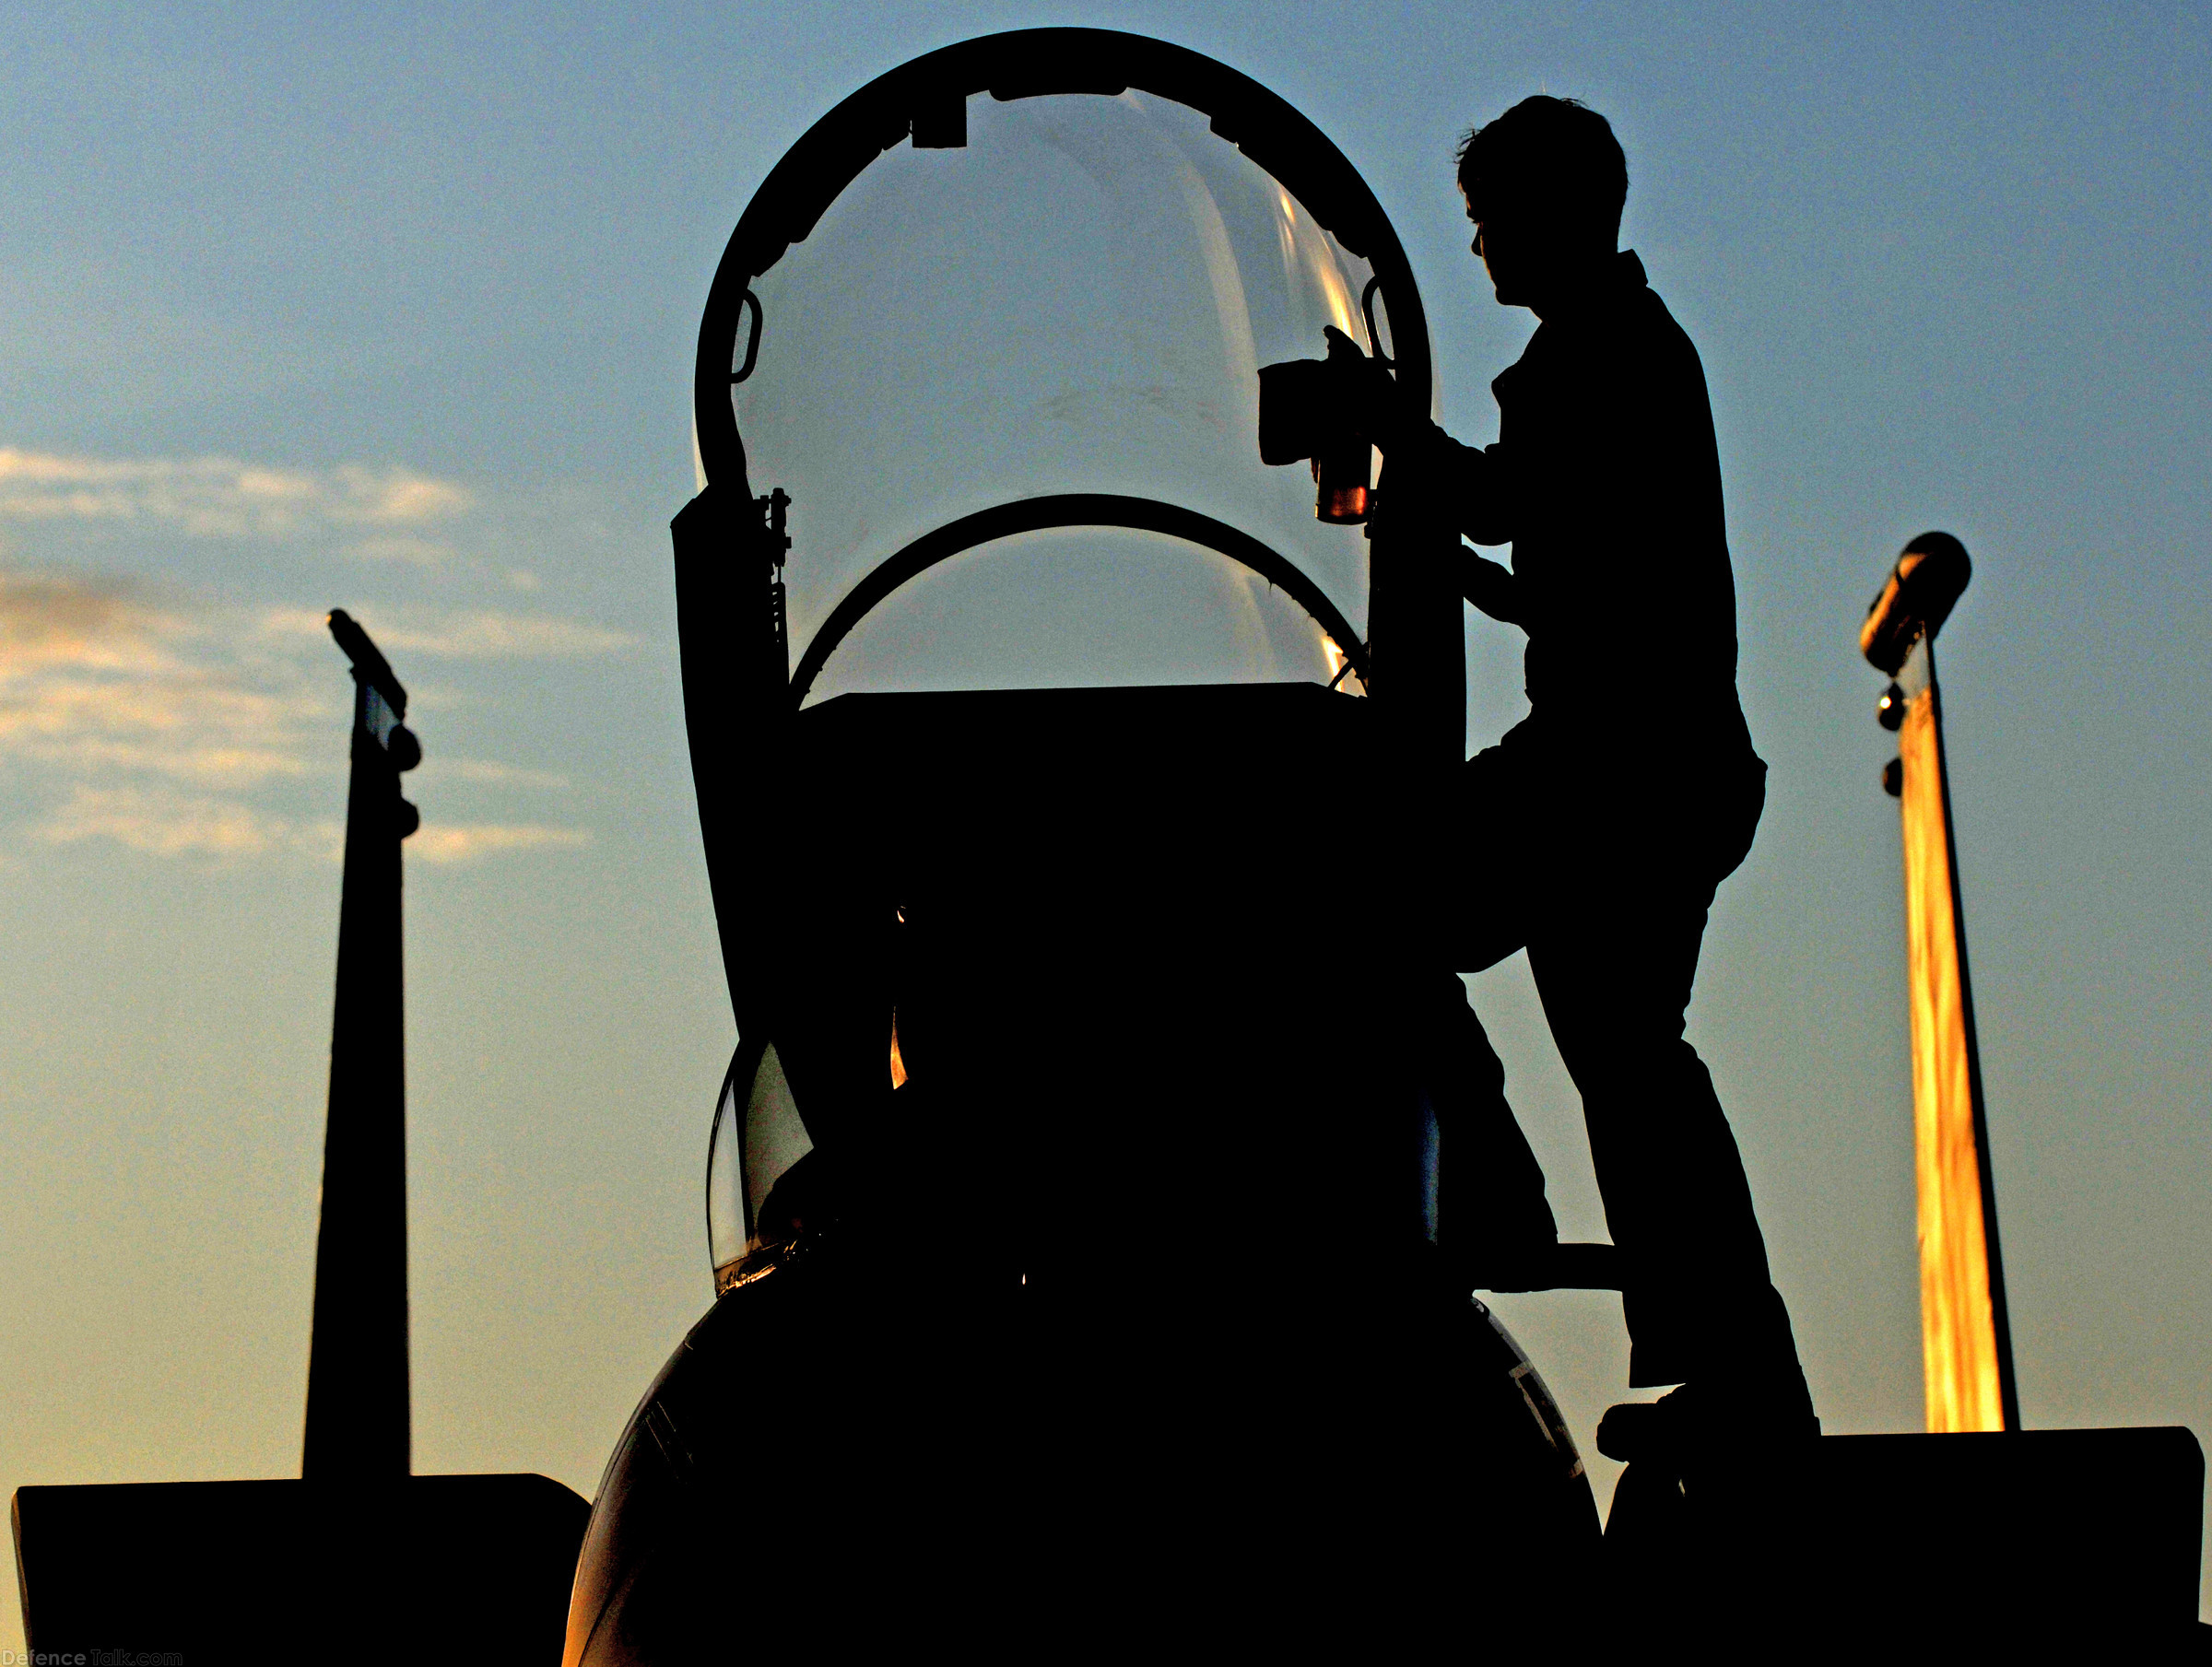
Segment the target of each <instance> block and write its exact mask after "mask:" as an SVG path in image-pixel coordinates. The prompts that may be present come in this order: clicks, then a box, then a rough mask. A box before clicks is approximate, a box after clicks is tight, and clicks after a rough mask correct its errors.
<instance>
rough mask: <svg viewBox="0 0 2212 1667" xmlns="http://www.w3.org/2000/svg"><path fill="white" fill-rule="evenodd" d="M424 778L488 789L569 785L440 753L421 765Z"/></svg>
mask: <svg viewBox="0 0 2212 1667" xmlns="http://www.w3.org/2000/svg"><path fill="white" fill-rule="evenodd" d="M423 775H424V776H426V777H428V778H429V779H430V780H433V781H443V780H444V779H445V778H446V777H448V776H451V777H453V780H455V781H476V782H479V783H482V784H483V785H485V786H488V787H530V788H550V789H559V790H565V789H566V788H567V787H568V785H569V779H568V777H566V776H563V775H557V774H555V773H554V772H553V771H552V770H549V769H523V768H522V767H521V766H520V765H517V764H501V763H500V762H498V761H497V760H496V759H491V758H449V757H445V756H444V755H443V754H441V753H432V754H431V755H430V757H429V759H428V760H427V761H426V762H425V763H424V765H423ZM411 779H413V778H411Z"/></svg>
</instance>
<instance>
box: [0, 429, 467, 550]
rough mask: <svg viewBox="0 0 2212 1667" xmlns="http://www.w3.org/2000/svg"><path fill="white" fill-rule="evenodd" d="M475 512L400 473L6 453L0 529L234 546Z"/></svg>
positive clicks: (0, 455)
mask: <svg viewBox="0 0 2212 1667" xmlns="http://www.w3.org/2000/svg"><path fill="white" fill-rule="evenodd" d="M474 502H475V499H474V498H473V497H472V496H471V495H470V493H469V492H468V490H467V489H466V488H465V487H461V486H458V485H456V484H454V483H453V482H452V481H447V480H440V479H437V478H435V477H434V476H431V475H422V474H418V473H417V472H416V471H414V470H412V469H406V468H400V467H389V468H383V469H371V468H364V467H361V466H359V465H358V464H346V465H344V466H342V467H339V468H335V469H320V470H317V469H284V468H273V467H269V466H266V465H263V464H246V463H241V462H240V461H238V460H237V459H236V458H230V457H193V458H168V457H150V458H100V457H79V456H71V455H67V454H65V453H61V452H30V451H25V450H24V449H22V448H21V447H18V446H0V520H7V519H13V520H18V521H43V522H56V521H76V522H122V523H135V522H147V521H152V522H164V523H167V524H171V525H173V526H176V527H180V528H182V530H183V531H184V532H186V533H190V534H198V535H201V536H206V537H229V538H237V537H243V536H247V535H250V534H259V535H264V536H283V535H286V534H298V533H301V532H306V531H312V530H314V529H318V528H329V527H363V528H374V529H383V530H391V529H407V528H415V527H420V526H424V525H427V524H429V523H430V522H438V521H441V520H444V519H446V518H447V517H449V516H453V515H456V514H459V513H460V512H461V511H465V510H466V509H468V508H469V507H470V506H471V505H472V504H473V503H474ZM371 542H373V541H371ZM364 553H367V554H374V553H376V552H374V551H372V550H365V551H364Z"/></svg>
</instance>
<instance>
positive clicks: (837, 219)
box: [702, 89, 1425, 700]
mask: <svg viewBox="0 0 2212 1667" xmlns="http://www.w3.org/2000/svg"><path fill="white" fill-rule="evenodd" d="M965 139H966V142H965V144H963V145H960V146H958V147H921V146H917V145H915V144H913V143H911V142H910V143H905V144H899V145H895V146H893V147H891V148H890V149H888V150H887V151H885V152H884V153H883V154H882V155H881V156H880V157H878V158H877V159H876V160H875V162H874V163H873V164H872V165H870V166H869V167H868V168H866V169H865V170H864V171H863V172H862V173H861V174H860V176H859V177H858V178H857V179H856V180H855V181H854V182H853V183H852V184H851V185H850V186H848V187H847V188H846V189H845V190H844V192H843V193H842V194H840V195H839V196H838V197H837V198H836V199H835V200H834V201H833V202H832V203H831V204H830V206H829V208H828V210H827V211H826V212H825V213H824V214H823V215H822V217H821V218H820V219H819V220H818V222H817V223H816V224H815V225H814V227H813V229H811V230H810V231H809V232H808V233H807V235H806V237H805V238H804V239H803V240H802V241H797V242H794V243H793V244H792V245H791V246H790V247H789V248H788V249H787V250H786V251H785V252H783V253H782V257H781V258H780V259H778V260H776V261H775V262H774V264H772V265H771V266H770V268H769V270H768V271H767V272H766V273H764V274H762V275H761V276H758V277H756V278H755V279H753V281H752V283H751V285H750V286H749V288H750V291H751V294H752V297H753V299H752V300H751V301H750V302H748V303H746V304H745V311H744V316H743V317H742V318H741V319H740V320H739V321H738V328H737V330H736V332H735V341H734V343H733V344H732V349H731V358H732V363H731V366H730V370H731V372H732V374H733V376H735V375H737V374H738V373H739V372H744V376H743V380H742V381H735V382H733V384H732V386H731V388H730V402H731V409H732V414H733V416H734V418H735V427H736V430H737V433H738V434H739V435H740V436H742V440H743V446H744V452H745V462H746V471H747V475H748V476H749V480H750V483H751V486H752V488H753V490H754V491H756V492H765V491H768V490H769V489H771V487H773V488H780V489H782V490H783V491H784V492H786V493H788V494H789V495H790V499H791V508H790V511H789V528H790V534H791V538H792V551H791V555H790V558H789V564H788V567H787V569H786V571H785V579H786V583H787V586H788V600H787V606H788V610H789V612H788V619H789V637H790V642H791V652H792V656H793V658H794V661H796V660H799V659H800V658H801V657H802V656H803V654H804V651H805V649H806V645H807V643H808V642H809V641H810V640H812V639H813V638H814V637H815V635H816V634H817V632H818V631H819V630H820V629H821V628H822V626H823V624H824V622H825V621H826V620H827V619H828V618H829V617H830V613H831V610H832V609H833V608H834V607H835V606H836V605H837V604H838V603H839V601H840V600H841V599H842V598H844V597H845V596H847V595H848V594H849V593H852V591H853V588H854V587H855V586H856V585H858V584H859V583H860V582H861V581H862V580H863V579H864V577H865V575H867V574H868V573H869V572H870V571H871V570H872V569H876V568H877V567H878V566H879V565H880V564H882V563H883V562H885V561H886V560H888V559H889V558H892V557H893V556H895V555H896V554H897V553H898V552H899V551H900V549H901V548H903V547H905V546H908V545H909V544H910V543H911V542H912V541H913V540H915V539H917V538H919V537H921V536H923V535H924V534H929V533H932V532H933V531H935V530H936V529H938V528H941V527H943V526H945V525H946V524H947V522H953V521H955V520H957V519H958V518H959V517H962V516H965V515H970V514H972V513H974V512H976V511H982V510H986V509H989V508H991V507H993V506H994V505H999V504H1004V503H1006V502H1008V501H1010V500H1015V499H1037V498H1041V497H1043V496H1046V495H1050V494H1058V493H1115V494H1124V495H1129V496H1134V497H1137V498H1143V499H1156V500H1162V501H1165V502H1167V503H1169V504H1172V505H1176V506H1180V507H1182V508H1183V509H1187V510H1192V511H1199V512H1200V513H1202V514H1205V515H1207V516H1210V517H1212V518H1214V519H1215V520H1217V521H1218V522H1223V523H1226V524H1227V525H1228V526H1230V527H1232V528H1235V529H1237V530H1238V531H1240V532H1241V533H1244V534H1249V535H1251V536H1253V537H1255V538H1257V539H1258V540H1259V541H1260V542H1261V543H1262V544H1264V545H1265V546H1269V547H1270V548H1272V549H1274V550H1276V551H1277V552H1279V553H1280V554H1281V555H1282V556H1283V557H1285V558H1288V561H1289V562H1290V563H1291V564H1292V565H1293V566H1295V567H1296V568H1297V569H1299V570H1300V572H1302V573H1303V574H1305V575H1306V576H1308V577H1309V578H1310V579H1311V580H1312V581H1313V582H1314V584H1315V585H1316V586H1317V587H1318V589H1319V590H1320V592H1321V593H1323V594H1324V595H1325V596H1326V597H1327V598H1328V599H1329V600H1330V601H1331V602H1332V603H1333V604H1334V605H1335V607H1336V608H1337V609H1338V610H1340V612H1341V614H1342V615H1343V616H1344V617H1345V618H1346V619H1347V620H1349V621H1351V622H1353V624H1354V628H1357V622H1359V621H1360V620H1361V619H1363V618H1364V616H1365V611H1366V609H1365V597H1366V589H1367V581H1366V545H1365V541H1364V539H1363V538H1362V536H1361V529H1359V527H1356V526H1331V525H1326V524H1324V523H1322V522H1318V521H1316V519H1315V516H1314V499H1313V486H1312V480H1311V479H1310V478H1309V476H1308V475H1307V474H1306V472H1305V471H1304V470H1302V469H1298V468H1270V467H1268V466H1266V465H1265V464H1262V463H1261V462H1260V461H1259V458H1258V455H1257V453H1256V452H1255V450H1254V441H1253V435H1254V432H1255V428H1256V422H1257V403H1256V402H1257V390H1258V382H1257V375H1256V372H1257V370H1258V367H1259V366H1260V365H1262V364H1265V363H1267V362H1269V361H1271V360H1275V359H1281V358H1294V357H1299V356H1301V355H1304V356H1311V355H1315V354H1318V353H1319V352H1320V351H1321V348H1322V343H1323V338H1322V330H1323V327H1324V325H1334V326H1335V327H1336V328H1338V329H1340V330H1343V331H1344V332H1346V333H1347V335H1351V336H1352V337H1353V338H1354V339H1355V340H1357V341H1359V342H1360V343H1362V345H1367V346H1371V345H1372V344H1371V342H1370V339H1369V330H1368V325H1367V323H1366V320H1365V319H1364V317H1363V315H1362V310H1361V305H1360V303H1361V299H1362V295H1363V293H1364V291H1365V290H1366V287H1367V285H1368V284H1369V281H1370V280H1371V277H1372V276H1373V269H1372V268H1371V264H1370V263H1369V262H1368V261H1367V260H1366V259H1364V258H1362V257H1361V256H1359V255H1355V254H1353V253H1351V252H1348V251H1347V249H1346V248H1345V247H1344V246H1343V244H1342V243H1341V242H1339V241H1337V239H1336V238H1335V236H1333V235H1332V234H1331V233H1330V232H1329V231H1327V230H1325V229H1324V228H1323V226H1322V225H1321V223H1320V222H1319V221H1318V220H1317V219H1316V218H1315V217H1314V215H1313V214H1312V212H1311V211H1310V210H1309V209H1308V208H1307V207H1306V206H1305V205H1303V204H1301V203H1300V201H1299V200H1298V199H1297V198H1296V197H1295V196H1293V195H1292V194H1291V193H1290V192H1289V190H1288V188H1286V187H1285V186H1284V185H1283V184H1282V183H1281V182H1278V181H1277V179H1275V178H1274V177H1273V176H1272V175H1271V174H1269V173H1268V172H1266V171H1265V170H1263V169H1262V168H1261V167H1259V166H1258V165H1257V164H1256V163H1254V162H1253V160H1252V159H1251V158H1249V157H1247V156H1246V155H1244V154H1243V153H1242V152H1241V151H1240V150H1239V149H1238V148H1237V147H1234V146H1232V145H1230V144H1229V143H1227V142H1226V141H1224V140H1223V139H1221V138H1220V137H1218V135H1216V134H1215V133H1214V132H1213V131H1211V129H1210V128H1209V126H1208V124H1207V120H1206V116H1204V115H1203V114H1201V113H1200V112H1197V111H1195V110H1193V109H1191V108H1189V107H1187V106H1185V105H1182V104H1179V103H1175V102H1173V101H1171V100H1167V99H1164V98H1160V97H1158V96H1155V95H1152V94H1148V93H1145V92H1141V91H1137V90H1134V89H1129V90H1124V91H1122V92H1120V93H1118V94H1114V95H1112V96H1108V95H1104V94H1100V93H1067V94H1053V95H1045V96H1038V97H1029V98H1019V99H1014V100H1005V101H1002V100H998V99H995V98H993V97H991V96H989V95H988V94H977V95H975V96H972V97H971V98H969V99H968V100H966V103H965ZM1375 313H1376V318H1377V323H1378V324H1379V326H1380V328H1381V330H1382V334H1383V335H1384V336H1385V337H1386V338H1387V335H1388V333H1389V323H1388V317H1387V305H1386V304H1382V303H1378V304H1377V306H1376V308H1375ZM756 324H757V339H756V328H755V326H756ZM1388 346H1389V344H1388V342H1387V339H1386V340H1385V342H1384V347H1385V350H1387V348H1388ZM1424 346H1425V343H1424ZM748 362H749V370H748V369H747V366H748ZM702 467H703V465H702ZM1346 646H1347V645H1343V644H1338V643H1335V642H1333V641H1331V640H1329V632H1328V631H1327V630H1326V629H1325V628H1324V627H1323V626H1322V625H1320V624H1318V623H1317V622H1316V621H1315V620H1314V619H1313V618H1312V617H1311V616H1310V615H1309V614H1308V613H1307V611H1306V610H1305V609H1304V608H1303V607H1301V606H1300V605H1299V604H1298V603H1297V602H1296V601H1294V600H1292V599H1291V598H1290V597H1289V596H1288V595H1286V594H1285V593H1282V592H1281V591H1278V590H1277V589H1276V588H1274V587H1273V586H1271V585H1270V584H1269V583H1268V582H1267V581H1266V580H1265V579H1264V578H1262V577H1260V576H1259V575H1257V574H1255V573H1253V571H1251V570H1250V569H1248V568H1246V567H1243V566H1241V565H1240V564H1239V563H1237V562H1235V561H1232V560H1230V559H1227V558H1224V557H1222V556H1221V555H1219V554H1218V553H1214V552H1208V551H1206V550H1204V549H1201V548H1196V547H1194V546H1190V545H1189V544H1187V543H1184V542H1182V541H1180V540H1177V539H1173V538H1171V537H1167V536H1163V535H1162V534H1158V533H1155V532H1143V531H1135V530H1132V529H1128V528H1122V527H1109V526H1099V525H1070V526H1065V527H1060V528H1048V529H1040V530H1036V531H1031V532H1027V533H1023V534H1018V535H1016V536H1013V537H1009V538H1005V539H1002V540H997V541H994V542H993V543H990V544H986V545H984V546H980V547H977V548H974V549H972V550H971V551H969V552H967V553H965V554H963V555H960V556H958V557H956V558H953V559H951V560H949V561H947V562H944V563H943V564H941V565H939V566H937V567H935V568H933V569H931V570H930V571H928V572H927V573H925V574H922V575H920V576H918V577H916V578H915V579H913V580H912V581H909V582H907V583H906V584H905V585H903V586H902V587H900V590H899V591H898V592H897V593H895V594H893V595H891V596H890V597H888V598H887V599H886V600H885V601H883V602H882V603H881V604H880V605H877V607H876V608H875V609H874V610H873V612H872V613H871V615H870V616H868V617H867V618H866V619H865V620H864V621H862V622H860V624H859V625H858V627H857V628H855V629H854V630H853V632H852V634H851V635H850V636H849V637H847V638H846V639H844V640H842V642H841V644H840V645H839V646H838V647H837V649H836V650H835V652H832V653H831V654H830V656H829V658H828V660H827V661H826V663H824V665H823V667H822V672H821V675H819V676H818V678H817V679H816V680H815V681H814V684H813V687H812V689H811V690H810V691H809V694H808V698H811V699H814V700H820V699H824V698H830V696H833V695H835V694H838V693H841V692H845V691H849V690H871V691H888V690H894V689H937V688H989V687H1077V686H1084V687H1112V686H1119V685H1129V684H1159V683H1193V682H1262V681H1304V680H1308V679H1312V680H1315V681H1321V682H1326V681H1328V680H1329V679H1331V678H1332V677H1334V676H1335V675H1336V674H1337V673H1338V672H1339V671H1340V670H1341V669H1342V668H1343V665H1344V658H1343V650H1344V648H1345V647H1346ZM1352 646H1356V645H1352Z"/></svg>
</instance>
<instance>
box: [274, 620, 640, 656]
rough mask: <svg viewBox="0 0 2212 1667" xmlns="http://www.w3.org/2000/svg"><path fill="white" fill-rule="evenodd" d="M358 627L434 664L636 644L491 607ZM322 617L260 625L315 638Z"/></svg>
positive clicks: (621, 634) (621, 636) (392, 648)
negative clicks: (435, 660)
mask: <svg viewBox="0 0 2212 1667" xmlns="http://www.w3.org/2000/svg"><path fill="white" fill-rule="evenodd" d="M359 617H360V620H361V625H362V627H363V628H364V629H366V630H367V631H368V632H369V634H370V636H371V637H373V638H374V639H375V640H376V645H377V647H379V648H381V649H383V650H384V651H386V652H405V653H409V654H428V655H429V656H430V657H431V658H433V659H440V660H550V659H570V658H577V657H582V656H588V655H593V654H611V653H615V652H618V651H620V650H622V649H626V648H629V647H630V646H632V645H633V644H634V643H636V641H637V639H636V638H635V637H633V636H631V635H630V634H629V632H628V631H618V630H614V629H611V628H608V627H606V626H603V625H592V624H590V623H588V622H587V621H584V620H582V619H562V618H559V617H558V616H552V615H547V614H507V613H501V612H500V611H499V610H497V609H494V608H479V609H473V610H461V611H455V612H447V613H441V614H435V615H433V614H428V613H425V612H423V611H422V610H420V609H406V610H402V611H401V613H400V614H399V615H398V616H396V617H394V618H392V619H383V620H371V618H370V617H368V616H367V615H366V614H365V613H364V614H362V615H361V616H359ZM262 624H263V626H264V628H265V629H267V630H268V631H270V632H271V633H273V634H277V635H285V634H292V635H298V634H301V633H309V634H312V635H316V636H320V635H322V634H323V632H324V630H325V629H326V627H325V625H324V616H323V615H321V614H317V613H313V612H312V611H310V610H308V609H306V608H272V609H270V610H269V611H268V612H266V613H265V614H264V615H263V616H262Z"/></svg>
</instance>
